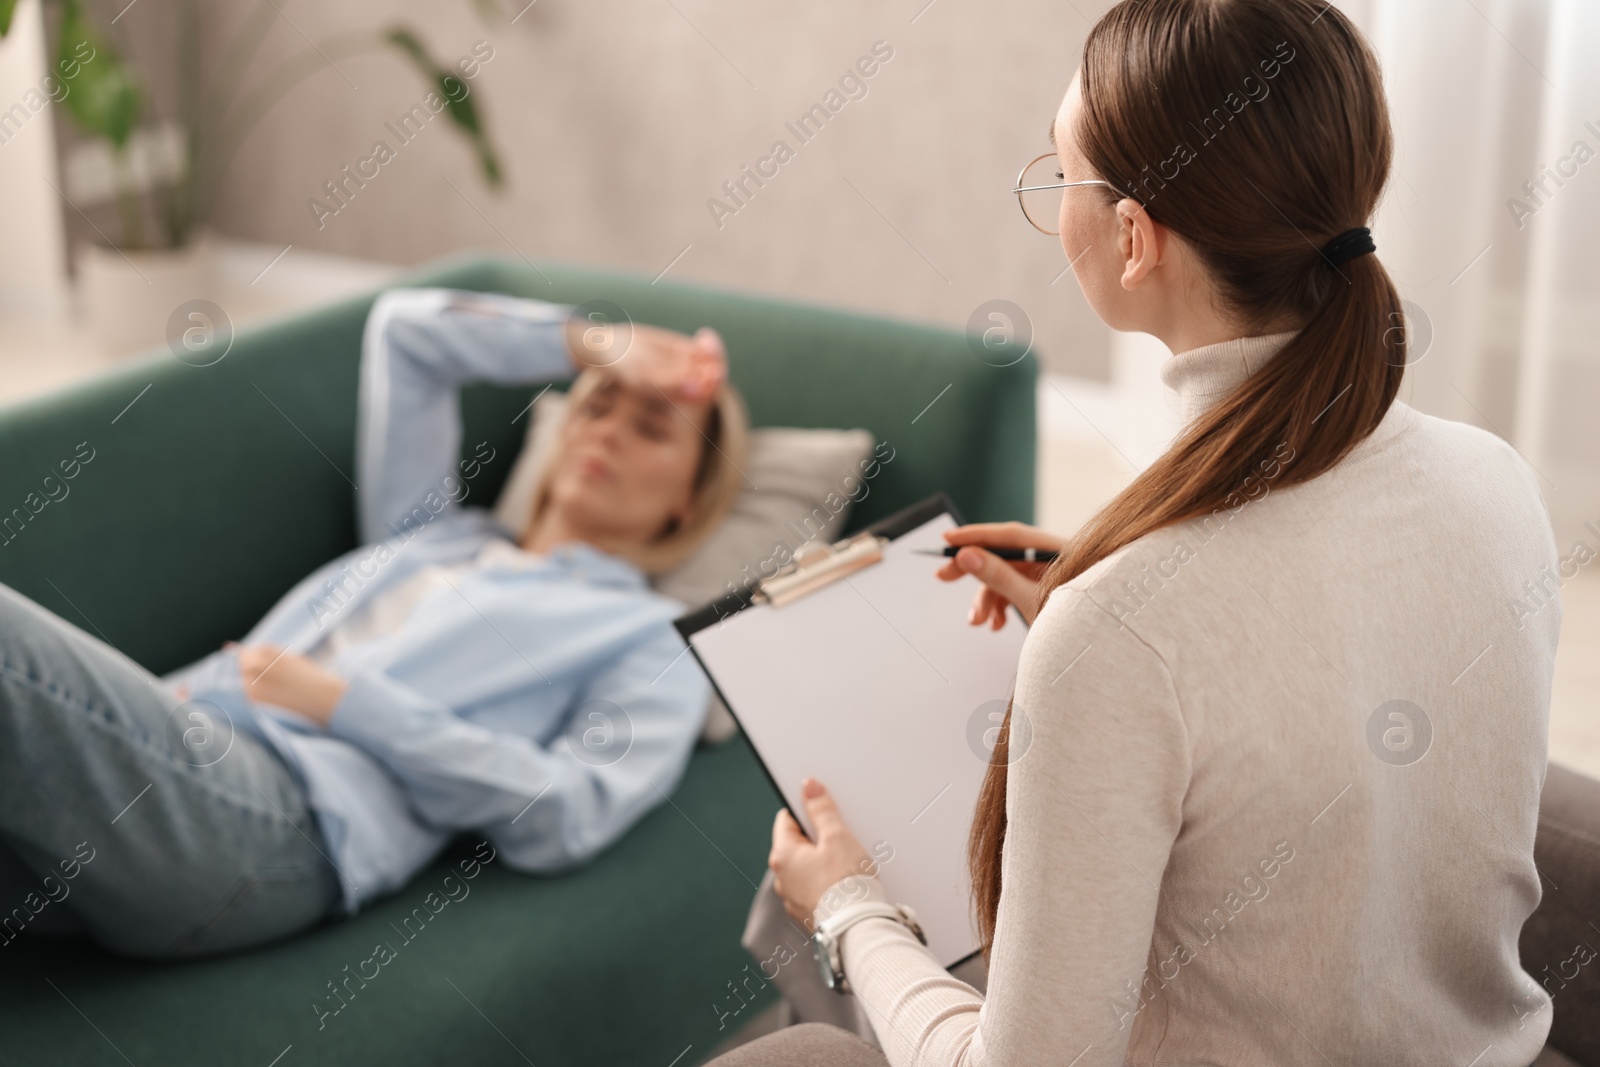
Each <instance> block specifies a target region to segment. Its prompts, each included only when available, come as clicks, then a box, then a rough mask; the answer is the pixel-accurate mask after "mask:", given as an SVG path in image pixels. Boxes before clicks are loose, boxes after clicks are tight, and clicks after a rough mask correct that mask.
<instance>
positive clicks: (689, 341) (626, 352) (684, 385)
mask: <svg viewBox="0 0 1600 1067" xmlns="http://www.w3.org/2000/svg"><path fill="white" fill-rule="evenodd" d="M568 344H569V347H570V348H571V349H572V352H573V355H574V357H575V358H576V359H577V360H578V362H580V363H582V364H584V365H586V366H591V367H604V368H606V369H607V370H609V371H611V372H612V373H614V374H616V375H617V376H618V377H620V378H621V379H622V381H623V383H624V384H625V385H627V386H629V387H630V388H633V389H640V390H649V391H655V390H660V391H661V392H662V393H665V394H666V395H667V396H668V397H669V398H670V399H674V400H676V399H683V400H690V401H699V400H705V399H708V398H709V397H710V396H711V395H712V394H713V393H715V392H716V390H717V387H718V386H719V385H721V384H722V381H723V379H724V378H726V377H727V375H728V356H727V349H726V348H725V346H724V345H723V342H722V336H721V335H720V334H718V333H717V331H715V330H713V329H711V328H710V327H709V326H704V327H701V328H700V330H698V331H697V332H696V333H695V335H694V336H693V337H690V336H688V335H687V334H682V333H679V332H677V331H676V330H667V329H663V328H661V327H659V326H646V325H643V324H627V325H619V326H615V327H606V328H604V329H595V328H586V327H584V326H583V325H582V324H581V323H579V324H575V325H573V326H572V327H570V328H569V331H568Z"/></svg>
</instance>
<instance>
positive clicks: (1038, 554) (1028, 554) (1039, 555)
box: [911, 545, 1058, 563]
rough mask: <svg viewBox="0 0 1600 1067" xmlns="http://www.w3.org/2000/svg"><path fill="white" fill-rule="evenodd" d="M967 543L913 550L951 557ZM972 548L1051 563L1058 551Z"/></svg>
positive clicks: (1020, 560)
mask: <svg viewBox="0 0 1600 1067" xmlns="http://www.w3.org/2000/svg"><path fill="white" fill-rule="evenodd" d="M967 547H969V546H967V545H946V546H945V548H944V550H943V551H940V550H938V549H934V548H914V549H912V550H911V551H913V552H915V553H917V554H918V555H919V556H943V557H944V558H945V559H949V558H950V557H952V556H954V555H955V554H956V553H957V552H960V551H961V550H962V549H963V548H967ZM970 547H972V548H981V549H983V550H984V551H985V552H993V553H994V554H995V555H997V556H999V557H1000V558H1001V559H1009V560H1015V561H1016V562H1018V563H1049V562H1050V561H1051V560H1053V559H1055V558H1056V556H1057V555H1058V553H1057V552H1056V550H1055V549H1053V548H990V547H989V546H988V545H972V546H970Z"/></svg>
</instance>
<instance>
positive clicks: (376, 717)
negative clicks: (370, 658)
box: [328, 670, 437, 748]
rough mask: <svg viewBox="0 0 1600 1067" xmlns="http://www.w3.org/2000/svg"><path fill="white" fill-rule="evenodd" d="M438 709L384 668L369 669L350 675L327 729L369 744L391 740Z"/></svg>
mask: <svg viewBox="0 0 1600 1067" xmlns="http://www.w3.org/2000/svg"><path fill="white" fill-rule="evenodd" d="M436 711H437V707H436V705H434V703H433V702H432V701H430V700H427V699H426V698H425V697H423V696H422V695H421V694H419V693H418V692H417V691H416V690H414V689H412V688H410V687H409V686H405V685H402V684H400V683H399V682H397V681H395V680H394V679H393V678H390V677H388V676H387V675H385V674H383V673H382V672H381V671H375V670H367V671H362V672H361V673H360V674H357V675H356V676H355V677H354V678H351V679H349V681H348V683H347V685H346V688H345V691H344V696H342V697H340V698H339V703H338V704H336V705H334V708H333V715H332V716H330V717H329V719H328V732H329V733H331V734H333V735H334V736H336V737H342V738H344V739H345V740H346V741H351V742H355V743H357V744H361V746H362V747H364V748H366V747H370V746H373V745H375V744H377V743H379V742H383V741H389V742H392V741H393V740H394V739H395V738H396V737H398V736H400V735H401V734H404V733H405V732H407V731H408V730H410V729H414V728H415V727H416V726H418V725H419V724H420V723H421V722H423V721H425V720H427V719H429V718H431V717H432V716H433V714H434V713H435V712H436Z"/></svg>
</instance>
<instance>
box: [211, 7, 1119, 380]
mask: <svg viewBox="0 0 1600 1067" xmlns="http://www.w3.org/2000/svg"><path fill="white" fill-rule="evenodd" d="M255 2H260V0H227V4H226V6H227V7H230V8H232V9H233V10H234V13H235V15H237V14H239V13H240V12H242V11H243V10H244V9H245V8H246V7H248V6H253V3H255ZM501 2H502V3H503V4H507V5H509V4H511V3H512V2H513V0H501ZM925 2H926V0H912V2H904V0H896V2H895V3H892V4H889V3H882V2H879V0H869V2H865V3H863V2H859V0H858V2H850V3H845V2H840V0H833V2H827V3H820V4H813V5H809V6H807V5H795V4H778V3H773V2H771V0H744V2H742V3H737V4H733V3H726V2H712V0H590V2H587V3H577V2H574V0H538V2H537V3H536V4H534V5H533V6H532V7H530V8H529V9H527V10H526V12H525V13H524V14H523V15H522V16H521V17H520V18H519V19H518V20H517V21H516V23H515V24H509V17H510V15H509V14H507V15H502V16H501V17H500V18H499V19H498V20H494V21H492V22H486V21H484V20H483V19H481V18H480V17H479V16H478V15H477V13H476V11H475V10H474V8H473V6H472V5H471V4H469V3H467V2H466V0H457V2H451V0H444V2H440V0H432V2H428V3H421V2H418V3H406V2H403V0H363V2H361V3H358V4H348V5H340V6H338V7H335V6H333V5H323V6H313V5H310V4H307V3H303V2H301V3H287V4H284V11H285V14H286V16H287V18H288V19H292V20H293V25H292V26H291V25H289V24H287V22H285V21H280V22H279V24H278V25H277V26H275V27H274V29H273V31H272V35H271V37H270V38H269V41H268V47H267V48H266V49H264V51H263V54H262V57H261V67H262V69H266V68H267V67H270V65H271V62H272V61H273V60H274V59H275V58H281V57H283V56H285V55H287V54H289V53H290V52H292V51H293V50H295V49H296V48H298V47H303V46H304V42H303V40H302V38H301V37H300V35H299V34H298V33H297V32H296V30H295V27H298V29H299V30H302V31H304V32H305V34H306V35H308V36H309V37H311V38H312V39H313V40H320V39H322V38H323V37H325V36H327V35H329V34H334V33H338V32H341V31H344V30H347V29H350V28H354V27H360V26H369V27H378V26H382V25H385V24H387V23H389V22H390V21H393V20H397V19H398V20H403V21H406V22H408V23H411V24H413V25H415V26H416V27H417V28H418V29H420V30H421V31H422V33H423V36H424V37H425V39H426V40H427V41H428V42H429V44H430V46H431V47H432V48H433V50H434V52H435V54H436V55H437V56H438V57H439V58H441V59H445V60H447V61H450V60H454V59H455V58H457V57H461V56H465V55H467V54H468V53H469V52H470V50H471V47H472V44H473V42H475V41H477V40H480V39H484V40H487V41H489V42H490V43H491V44H492V46H493V48H494V50H495V54H494V58H493V60H492V61H490V62H489V63H488V64H487V66H485V67H484V68H483V70H482V73H481V74H480V75H479V76H478V77H477V79H476V80H475V81H474V82H473V83H472V84H473V86H474V91H475V93H476V99H477V100H478V101H479V102H480V104H481V105H482V107H483V109H484V110H485V112H486V114H487V116H488V120H489V123H490V126H491V128H492V130H493V133H494V136H495V138H496V141H497V143H498V145H499V147H500V149H501V151H502V154H503V157H504V162H505V167H506V171H507V175H508V179H509V181H508V183H507V188H506V190H505V192H504V193H503V194H502V195H500V196H493V195H491V194H489V193H488V192H487V191H486V190H485V188H484V186H483V185H482V183H481V182H480V181H479V180H478V179H477V177H476V174H475V172H474V168H473V164H472V158H471V156H470V154H469V152H468V150H467V149H466V147H465V145H464V143H463V142H462V141H461V140H460V139H459V138H457V137H456V136H455V135H454V132H453V131H452V130H449V129H447V128H445V127H444V126H443V125H439V124H437V122H436V123H435V124H430V125H429V126H428V127H427V128H425V129H424V130H423V132H422V133H421V134H420V135H419V136H418V137H417V138H416V140H415V141H413V142H412V143H410V144H408V145H406V146H404V147H402V148H399V149H398V151H397V153H396V158H395V159H394V160H393V161H391V162H390V163H388V164H387V165H384V166H383V167H382V168H381V169H380V170H379V173H378V176H377V177H376V178H374V179H372V180H371V181H370V182H368V183H367V185H366V187H365V188H363V189H360V190H359V191H357V193H356V195H355V196H354V198H353V199H352V200H351V202H350V203H349V205H348V206H347V207H345V208H343V209H342V210H341V211H340V212H339V214H338V215H337V216H334V217H331V218H326V219H324V220H323V226H322V228H321V229H319V228H318V225H317V222H316V221H315V220H314V219H313V216H312V213H311V211H310V210H309V208H308V207H307V201H308V200H309V199H310V198H312V197H313V196H317V195H320V194H321V192H322V190H321V186H322V183H323V182H325V181H327V180H329V179H332V178H334V177H335V176H336V175H337V174H338V172H339V170H340V168H341V167H343V166H344V165H345V164H351V165H352V166H353V165H354V164H355V163H356V161H357V160H358V159H360V158H362V157H365V156H367V155H368V154H369V153H370V151H371V146H372V144H373V142H374V141H375V140H378V139H382V140H385V141H387V142H389V143H390V145H391V147H394V146H395V145H396V144H397V142H396V141H395V139H394V138H393V136H392V135H391V134H390V133H389V132H388V131H387V130H385V128H384V123H385V122H388V121H390V120H392V119H394V118H396V117H397V116H398V115H399V114H401V113H402V112H404V111H405V110H407V109H408V108H409V107H410V105H411V104H413V103H415V102H417V101H419V100H420V99H421V97H422V95H423V92H424V86H423V85H422V82H421V81H420V79H419V78H418V77H417V76H416V75H415V74H413V73H412V72H411V71H410V70H409V69H407V68H406V67H404V66H402V65H401V64H400V63H399V62H397V61H396V60H395V59H394V58H392V57H388V56H357V57H352V58H346V59H340V60H338V61H337V62H338V70H334V69H331V68H329V69H324V70H322V71H321V72H319V73H318V74H316V75H315V76H313V77H312V78H311V79H309V80H308V81H307V82H305V83H304V84H302V85H301V86H300V87H299V88H297V89H296V90H294V91H293V92H292V93H291V95H290V96H288V97H287V98H286V99H284V100H283V102H282V103H281V104H280V105H279V106H278V108H277V109H276V111H274V112H273V113H272V114H271V115H270V116H269V117H268V118H267V119H266V120H265V121H264V122H263V123H262V124H261V125H260V126H259V127H258V128H257V130H256V132H255V134H254V135H253V137H252V138H251V140H250V141H249V142H248V143H247V145H246V147H245V148H244V150H243V151H242V152H241V154H240V155H239V157H238V159H237V161H236V162H235V164H234V166H233V169H232V170H231V171H230V172H229V175H228V177H227V181H226V192H225V194H224V196H223V198H222V200H221V202H220V205H219V211H218V213H217V218H216V221H217V223H218V225H219V227H220V228H221V229H222V230H224V231H226V232H228V233H231V234H235V235H238V236H242V237H251V238H258V239H261V240H267V241H274V242H283V243H285V244H288V243H293V244H294V245H295V246H296V247H297V248H312V249H321V250H325V251H330V252H339V253H345V254H350V255H359V256H368V257H373V258H378V259H383V260H389V261H394V262H399V263H413V262H417V261H421V260H425V259H427V258H429V257H432V256H436V255H439V254H442V253H448V252H451V251H455V250H457V249H460V248H464V247H484V248H491V249H500V250H502V251H511V247H508V245H509V246H514V248H515V249H516V250H517V251H519V252H521V253H523V254H525V255H527V256H529V257H532V258H535V259H537V258H554V259H569V260H583V261H589V262H594V263H600V264H605V265H610V266H615V267H622V268H627V269H630V270H634V271H638V272H643V273H646V274H649V275H651V276H654V275H655V274H657V273H658V272H660V271H661V270H663V269H664V268H666V267H667V265H668V264H669V263H671V262H672V261H673V259H674V257H676V256H678V255H679V253H680V252H682V251H683V249H684V248H685V247H686V246H688V248H689V250H688V252H687V253H686V254H684V255H683V257H682V259H681V260H679V261H678V262H677V264H676V265H675V266H673V267H672V270H671V275H670V276H671V277H673V278H677V279H683V280H694V281H703V282H708V283H713V284H717V285H725V286H738V287H744V288H750V289H755V290H761V291H764V292H769V293H778V294H783V295H787V296H792V297H796V298H799V299H804V300H812V301H821V302H826V303H830V304H838V305H846V306H850V307H855V308H862V309H868V310H872V311H878V312H883V313H887V314H891V315H896V316H905V317H912V318H918V319H929V320H934V321H938V322H943V323H947V324H950V325H952V326H957V327H959V326H961V325H962V324H964V323H965V322H966V321H967V319H968V317H969V316H970V315H971V313H972V312H973V310H974V309H975V308H976V307H977V306H978V305H979V304H980V303H982V302H984V301H986V300H990V299H994V298H1003V299H1008V300H1011V301H1014V302H1015V303H1017V304H1019V305H1021V306H1022V307H1023V308H1024V309H1026V311H1027V313H1028V315H1029V316H1030V317H1031V319H1032V320H1033V322H1034V324H1035V326H1036V333H1037V337H1038V346H1039V348H1040V350H1041V352H1042V354H1044V356H1045V358H1046V360H1047V363H1048V365H1050V366H1052V367H1054V368H1056V369H1060V370H1064V371H1069V372H1073V373H1081V374H1089V375H1095V376H1103V375H1104V374H1105V373H1106V367H1107V363H1106V361H1107V355H1106V348H1107V333H1106V331H1105V329H1104V328H1103V327H1102V326H1101V325H1100V324H1099V322H1098V321H1097V320H1096V319H1095V318H1094V316H1093V314H1092V313H1091V312H1090V311H1089V309H1088V307H1087V306H1086V305H1085V303H1084V301H1083V298H1082V296H1081V295H1080V294H1079V293H1078V291H1077V287H1076V285H1075V284H1074V282H1073V279H1072V278H1071V277H1070V276H1061V274H1062V270H1063V268H1064V267H1065V265H1066V262H1065V259H1064V257H1063V255H1062V252H1061V249H1060V247H1059V246H1058V245H1057V244H1056V242H1055V240H1054V239H1053V238H1050V237H1046V236H1044V235H1043V234H1039V233H1037V232H1036V231H1034V230H1033V229H1032V228H1031V227H1029V226H1028V225H1027V223H1026V221H1025V220H1024V219H1023V218H1022V215H1021V213H1020V212H1019V211H1018V210H1017V205H1016V203H1015V198H1014V197H1013V196H1012V195H1011V194H1010V192H1009V189H1010V186H1011V183H1012V181H1013V180H1014V178H1015V176H1016V173H1017V171H1018V169H1019V167H1020V166H1021V164H1022V163H1024V162H1025V161H1026V160H1027V159H1029V158H1031V157H1032V156H1033V155H1036V154H1038V153H1039V152H1041V151H1044V150H1045V148H1046V145H1045V141H1044V138H1045V129H1046V125H1047V123H1048V121H1049V119H1050V117H1051V116H1052V115H1053V113H1054V109H1055V106H1056V103H1057V100H1058V98H1059V96H1060V94H1061V92H1062V91H1063V89H1064V88H1065V85H1066V83H1067V81H1068V80H1069V78H1070V76H1071V73H1072V69H1073V65H1074V61H1075V60H1074V57H1075V56H1076V54H1077V51H1078V49H1079V48H1080V47H1081V44H1082V40H1083V35H1084V33H1085V32H1086V31H1087V29H1088V25H1089V23H1088V22H1087V21H1086V20H1085V17H1084V16H1087V17H1089V18H1093V17H1096V16H1097V15H1098V13H1099V12H1100V11H1102V10H1103V9H1104V8H1105V7H1106V6H1109V5H1108V3H1105V2H1103V0H1101V2H1097V0H1079V3H1078V4H1077V8H1078V9H1080V10H1081V12H1082V14H1079V13H1078V12H1077V11H1075V10H1074V6H1073V5H1072V4H1070V3H1068V4H1057V3H1043V2H1040V0H1004V2H989V3H982V4H979V3H973V2H972V0H934V3H933V4H932V5H931V6H929V7H927V8H926V9H923V4H924V3H925ZM517 7H520V3H517V4H516V6H510V7H508V8H507V10H508V11H509V13H510V14H515V12H516V10H517ZM919 11H920V15H919ZM913 19H915V21H914V22H913ZM216 32H217V31H216V30H213V33H216ZM880 40H881V41H884V42H886V43H887V45H888V47H890V48H892V49H893V58H892V59H891V60H889V61H888V62H887V63H884V64H883V65H882V66H881V68H880V69H879V70H878V71H877V73H876V74H875V75H874V76H873V77H871V78H870V79H866V86H867V95H866V96H865V97H864V98H861V99H858V100H853V101H850V102H848V103H846V104H845V105H844V106H843V107H842V108H841V109H840V110H839V112H838V113H837V114H836V115H834V116H833V117H832V118H831V119H830V120H829V122H828V124H827V125H826V127H825V128H824V129H823V130H822V131H821V133H820V134H818V135H817V136H816V137H815V138H814V139H813V140H811V141H810V142H809V143H806V144H801V143H800V141H799V140H798V139H797V138H796V137H795V136H794V135H793V134H792V133H791V132H790V131H789V130H787V129H786V128H785V123H786V122H789V121H792V120H794V119H796V118H797V117H798V116H799V115H800V114H801V113H803V112H804V111H806V110H807V109H808V108H809V107H811V105H813V104H816V103H819V102H823V100H824V96H825V94H826V93H827V91H828V90H829V89H830V88H834V87H835V84H836V82H837V80H838V79H839V77H840V76H841V74H843V73H844V72H845V71H846V70H847V69H848V68H849V67H851V65H852V64H854V63H855V62H856V60H857V59H858V58H859V57H861V56H864V55H867V54H869V53H870V52H871V50H872V47H873V44H874V42H876V41H880ZM216 51H217V49H216V48H213V49H212V54H213V55H215V54H216ZM341 72H342V73H341ZM346 78H348V81H347V80H346ZM351 83H354V87H352V84H351ZM780 139H781V140H784V141H786V142H787V143H788V144H789V146H790V148H791V149H793V150H794V158H793V159H792V160H790V161H789V162H787V163H785V164H783V165H782V166H781V167H780V168H779V170H778V174H777V175H776V177H774V178H772V179H771V180H770V181H768V183H767V184H766V186H765V187H763V188H760V189H758V190H756V192H755V194H754V195H753V196H752V197H751V198H750V200H749V201H748V203H747V205H746V206H744V207H743V208H741V209H740V210H739V211H738V212H737V214H736V215H734V216H732V217H728V218H725V219H723V220H722V222H723V225H722V226H721V227H720V228H719V227H718V225H717V224H716V222H715V221H714V220H713V217H712V214H711V212H710V210H708V207H707V200H708V199H709V198H711V197H713V196H718V195H720V187H721V185H722V183H723V182H724V181H725V180H729V179H733V178H737V177H739V173H740V168H741V166H743V165H745V164H749V165H751V166H755V165H756V164H757V162H758V160H760V159H761V158H762V157H764V156H766V155H768V154H769V152H770V151H771V148H772V146H773V143H774V142H775V141H777V140H780ZM446 179H448V180H449V182H453V183H454V184H455V185H456V186H457V187H459V189H460V191H461V193H464V194H465V197H466V198H467V199H470V200H471V202H472V203H471V204H469V203H467V202H466V200H465V199H463V197H462V195H460V194H458V193H457V192H456V191H455V190H454V189H452V188H451V186H450V184H448V183H447V181H446ZM752 188H753V187H752ZM479 211H481V212H482V215H480V214H479ZM880 213H881V214H880ZM485 216H486V217H485ZM1058 278H1059V280H1058V281H1056V282H1055V284H1054V285H1052V281H1053V280H1056V279H1058Z"/></svg>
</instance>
